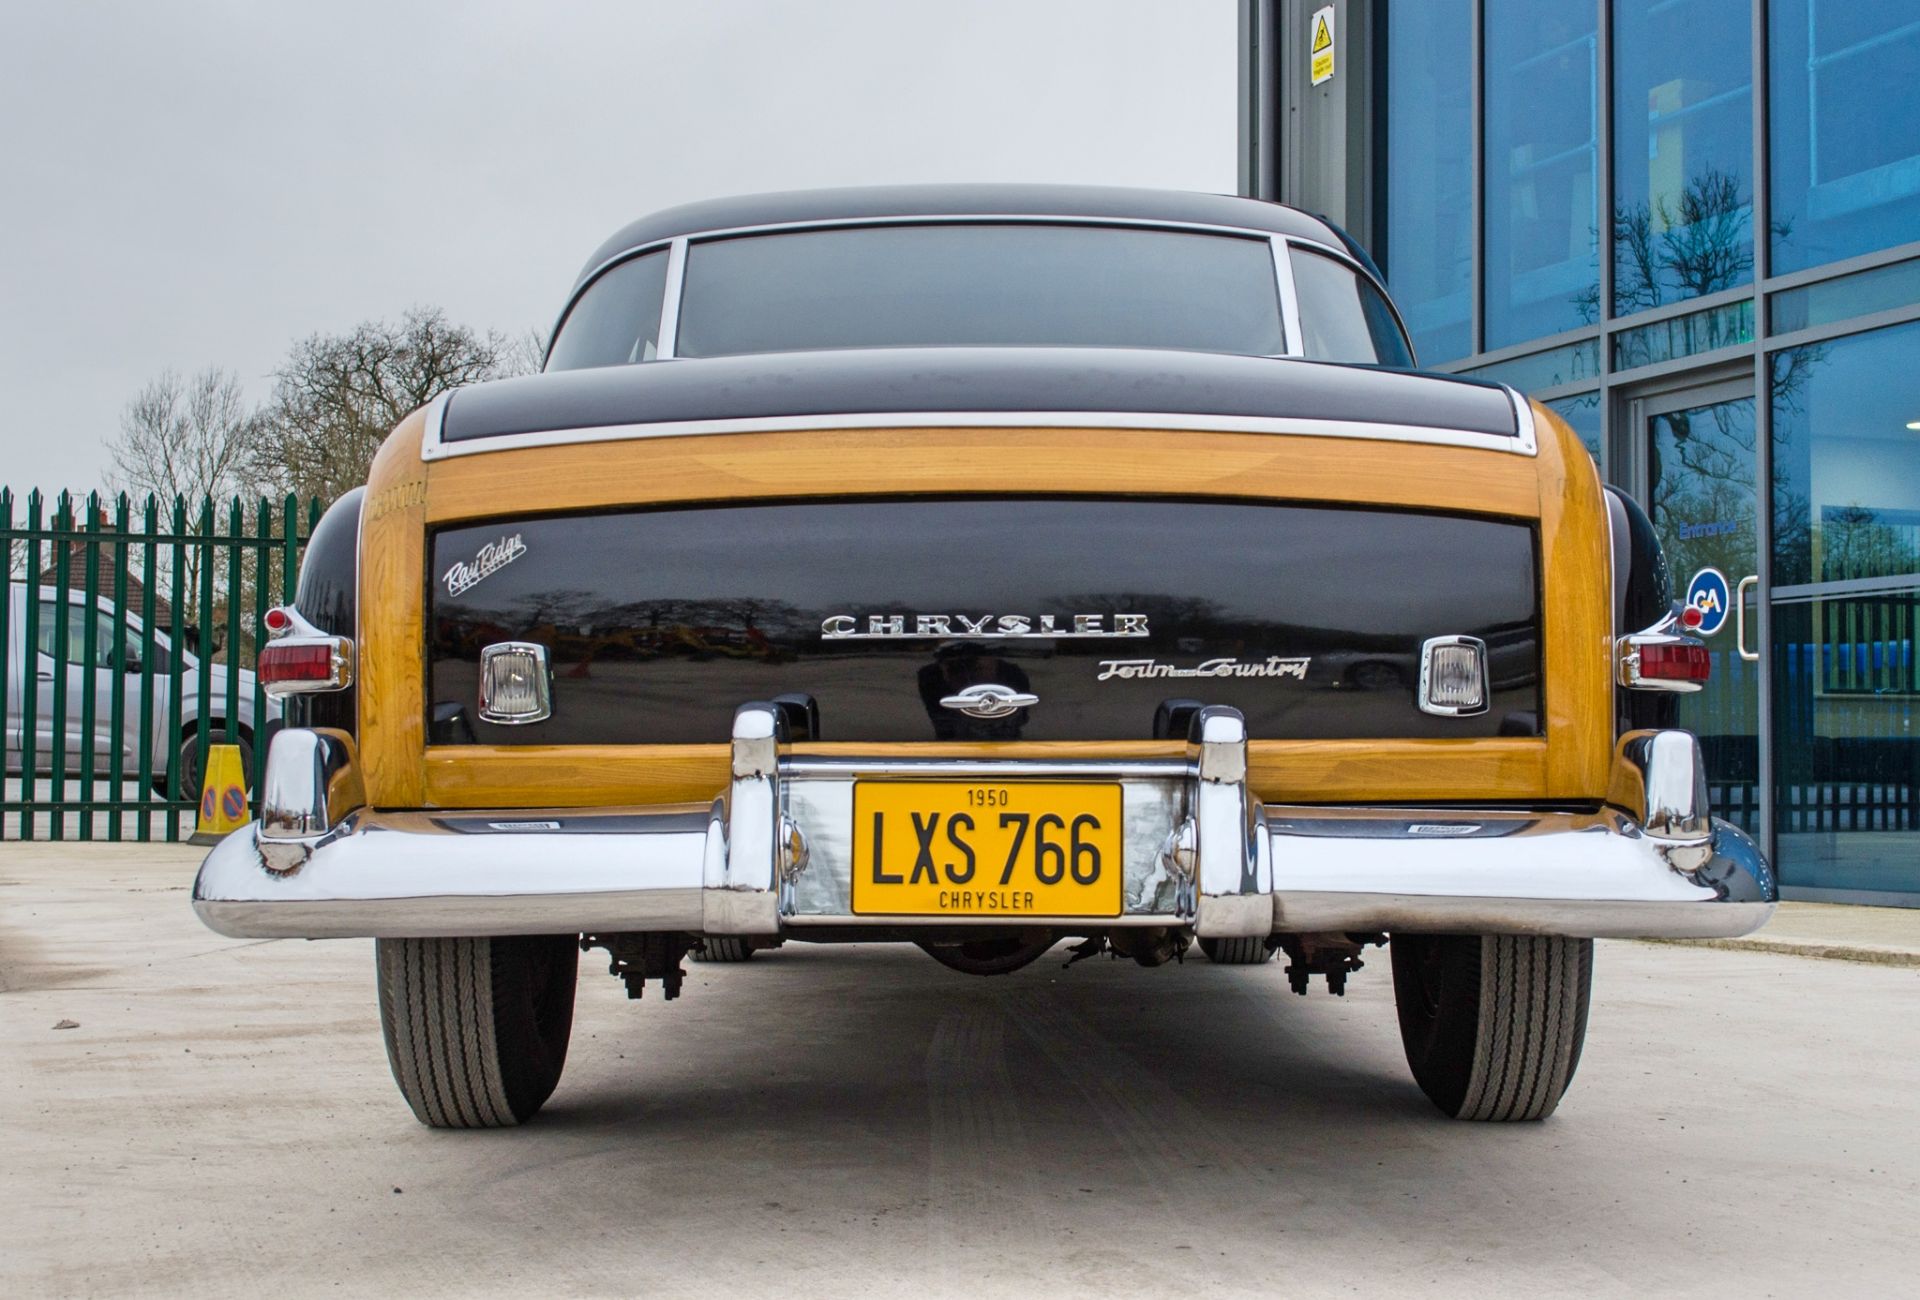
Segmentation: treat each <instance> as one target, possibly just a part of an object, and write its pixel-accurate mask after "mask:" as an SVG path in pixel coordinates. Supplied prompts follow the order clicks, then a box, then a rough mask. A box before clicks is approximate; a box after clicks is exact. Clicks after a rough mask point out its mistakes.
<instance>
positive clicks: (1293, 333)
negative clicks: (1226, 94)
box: [541, 212, 1419, 370]
mask: <svg viewBox="0 0 1920 1300" xmlns="http://www.w3.org/2000/svg"><path fill="white" fill-rule="evenodd" d="M937 225H995V226H1001V225H1007V226H1013V225H1062V226H1086V227H1092V228H1109V229H1111V228H1120V229H1133V230H1166V231H1174V232H1179V233H1182V234H1211V235H1222V236H1228V237H1232V238H1239V239H1256V240H1264V241H1265V242H1266V244H1267V246H1268V250H1269V253H1270V255H1271V258H1272V262H1273V277H1274V288H1275V290H1276V291H1277V292H1278V294H1279V298H1280V321H1281V336H1282V337H1281V343H1282V348H1283V350H1282V351H1280V352H1279V353H1277V354H1275V355H1277V356H1281V357H1291V358H1294V359H1306V354H1305V351H1304V349H1303V347H1302V338H1301V331H1300V303H1299V297H1298V294H1297V292H1296V290H1295V286H1294V282H1293V265H1292V254H1293V249H1294V248H1296V247H1298V248H1301V249H1305V250H1308V251H1311V252H1314V253H1320V254H1323V255H1325V256H1327V257H1331V258H1333V259H1334V260H1335V261H1338V262H1341V263H1343V264H1345V265H1346V266H1347V267H1348V268H1349V269H1350V270H1352V271H1353V273H1354V274H1356V275H1358V276H1360V277H1362V278H1363V279H1364V280H1365V281H1366V282H1367V283H1369V284H1371V285H1372V287H1373V289H1374V290H1375V291H1376V292H1377V293H1379V295H1380V296H1381V298H1382V299H1383V300H1384V301H1385V302H1386V304H1387V307H1388V310H1389V311H1391V312H1392V314H1393V321H1394V325H1395V327H1396V328H1397V329H1398V330H1399V331H1400V337H1401V340H1402V342H1403V344H1404V345H1405V347H1406V349H1407V355H1408V356H1409V357H1412V358H1414V364H1415V365H1416V366H1418V364H1419V356H1418V353H1416V352H1415V351H1414V347H1413V339H1412V336H1411V335H1410V334H1409V333H1408V332H1407V324H1406V321H1405V320H1404V319H1402V317H1401V315H1400V308H1399V305H1398V304H1396V303H1395V302H1394V301H1393V295H1392V294H1391V293H1390V292H1388V290H1387V287H1386V285H1385V284H1383V283H1382V282H1381V280H1380V277H1379V276H1377V275H1375V274H1374V273H1373V272H1372V271H1371V270H1370V269H1369V268H1368V267H1367V266H1366V265H1364V264H1363V263H1362V262H1361V261H1360V260H1359V259H1357V258H1355V257H1354V256H1353V255H1352V254H1351V253H1349V252H1348V251H1347V250H1346V249H1344V248H1341V247H1339V246H1338V245H1337V244H1333V243H1328V242H1326V241H1324V240H1318V239H1310V238H1306V237H1303V236H1300V235H1287V234H1281V233H1278V232H1276V231H1271V230H1257V229H1253V228H1251V227H1246V226H1222V225H1213V224H1210V223H1203V222H1180V221H1157V220H1150V219H1147V218H1129V217H1085V216H1071V215H1065V214H1056V215H1041V214H1019V213H1014V214H1000V213H978V212H973V213H951V214H938V215H916V216H911V217H846V218H830V219H822V220H814V221H792V222H774V223H769V224H764V225H755V226H734V227H728V228H724V229H715V230H702V231H698V232H690V233H688V234H684V235H676V236H673V237H670V238H666V239H656V240H652V241H650V242H648V243H645V244H637V245H635V246H634V247H632V248H629V249H625V250H623V251H621V252H619V253H617V254H615V255H614V256H612V257H610V258H608V259H607V260H606V261H604V262H602V263H600V264H599V265H598V266H596V267H594V268H593V269H592V270H591V271H590V272H588V273H587V274H586V275H584V276H582V277H581V280H580V285H579V287H578V288H577V289H575V290H574V291H573V292H572V293H571V294H569V295H568V297H567V301H566V304H565V306H563V307H562V308H561V310H560V315H559V317H558V318H557V319H556V320H555V322H554V326H553V330H552V332H551V333H550V334H549V335H548V338H547V349H546V354H545V356H544V357H543V358H542V361H541V368H542V370H545V368H546V365H547V363H548V362H549V361H551V360H552V357H553V348H554V344H555V343H557V342H558V341H559V338H560V334H561V331H563V330H564V329H565V328H566V326H567V321H568V319H569V318H570V317H571V316H572V314H573V312H574V309H575V308H576V307H577V306H578V305H579V303H580V301H581V299H582V298H584V297H585V296H586V295H587V293H588V292H590V291H591V290H592V289H593V287H594V286H595V285H596V284H598V283H599V282H600V279H601V277H603V276H605V275H606V274H607V273H608V272H609V271H611V270H613V269H614V268H615V267H617V266H620V265H623V264H624V263H627V262H630V261H632V260H633V259H635V258H638V257H644V256H646V255H648V254H649V253H657V252H659V251H660V250H662V249H665V250H666V252H667V278H666V286H665V290H664V297H663V299H662V302H661V305H660V343H659V350H658V352H657V354H656V356H655V357H654V360H653V361H652V362H633V363H630V364H635V365H651V364H657V363H659V362H662V361H678V360H687V359H688V358H683V357H681V356H680V355H679V352H678V344H679V336H680V307H681V300H682V296H683V294H684V293H685V289H686V269H687V254H688V250H689V249H690V248H691V247H692V245H694V244H699V243H707V242H711V241H718V240H722V239H738V238H742V237H748V236H753V235H770V234H791V233H796V232H800V231H808V230H845V229H859V228H873V227H888V226H892V227H898V226H937Z"/></svg>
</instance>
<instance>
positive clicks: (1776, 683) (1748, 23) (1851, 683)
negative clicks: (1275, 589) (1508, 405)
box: [1242, 0, 1920, 902]
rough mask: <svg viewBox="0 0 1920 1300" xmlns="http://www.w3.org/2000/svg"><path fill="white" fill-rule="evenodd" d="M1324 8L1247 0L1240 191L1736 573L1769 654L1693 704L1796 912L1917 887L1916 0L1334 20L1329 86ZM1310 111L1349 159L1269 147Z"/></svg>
mask: <svg viewBox="0 0 1920 1300" xmlns="http://www.w3.org/2000/svg"><path fill="white" fill-rule="evenodd" d="M1320 7H1321V6H1320V5H1318V4H1316V3H1314V2H1313V0H1245V13H1244V16H1243V32H1245V33H1247V36H1248V39H1247V40H1245V41H1243V45H1244V46H1245V52H1246V58H1245V66H1244V67H1243V69H1242V84H1243V87H1244V88H1246V104H1245V106H1244V107H1245V108H1246V110H1247V116H1246V117H1244V118H1243V122H1244V121H1249V120H1254V119H1257V118H1258V116H1259V114H1260V112H1262V111H1264V112H1265V113H1267V114H1268V115H1269V116H1270V117H1271V116H1274V115H1279V116H1281V117H1282V118H1283V120H1281V121H1272V122H1269V123H1267V126H1268V129H1266V130H1265V131H1259V132H1252V131H1250V132H1248V133H1247V135H1246V146H1247V153H1248V156H1247V159H1246V165H1245V167H1244V168H1243V176H1245V177H1246V178H1248V184H1247V188H1248V190H1249V192H1254V193H1261V194H1263V195H1264V196H1265V197H1271V198H1278V199H1281V200H1283V201H1289V202H1298V203H1300V204H1301V205H1302V206H1307V207H1312V208H1314V209H1316V210H1319V211H1324V212H1327V213H1328V215H1330V216H1332V217H1334V218H1335V219H1336V220H1340V221H1342V222H1343V223H1344V224H1346V225H1347V226H1348V228H1349V229H1350V230H1351V231H1352V233H1353V234H1354V236H1355V237H1356V238H1357V239H1358V240H1359V241H1360V242H1361V243H1362V244H1364V245H1366V246H1367V247H1368V248H1369V249H1370V250H1371V251H1372V252H1373V254H1374V256H1375V259H1376V260H1377V261H1378V262H1379V263H1380V264H1381V265H1382V267H1383V268H1384V270H1385V273H1386V276H1387V280H1388V283H1389V285H1390V287H1391V288H1392V289H1393V291H1394V294H1395V297H1396V299H1397V300H1398V302H1399V304H1400V306H1401V309H1402V311H1403V312H1404V313H1405V315H1406V317H1407V320H1408V322H1409V325H1410V327H1411V329H1412V331H1413V334H1414V341H1415V345H1416V347H1417V349H1418V350H1419V353H1420V357H1421V361H1422V363H1423V364H1424V365H1427V366H1431V367H1435V368H1439V369H1444V370H1451V371H1456V372H1461V373H1471V374H1476V375H1482V376H1486V377H1489V378H1497V379H1501V380H1505V381H1507V382H1510V383H1513V384H1515V385H1516V386H1517V387H1520V388H1522V389H1523V390H1525V391H1528V392H1530V393H1532V394H1534V395H1535V396H1537V397H1539V398H1541V399H1542V400H1543V401H1545V402H1547V403H1548V404H1549V405H1551V406H1552V407H1553V408H1554V409H1556V410H1557V411H1559V412H1560V413H1561V414H1562V415H1563V416H1565V417H1566V418H1567V419H1568V421H1569V422H1570V423H1572V424H1573V426H1574V427H1575V429H1576V430H1578V431H1579V432H1580V434H1581V435H1582V437H1583V438H1584V439H1585V440H1586V441H1587V444H1588V446H1589V449H1590V450H1591V451H1592V452H1593V453H1594V455H1595V457H1596V459H1597V460H1598V461H1599V462H1600V463H1601V465H1602V468H1603V470H1604V472H1606V473H1607V475H1608V476H1609V477H1610V478H1612V479H1613V480H1614V481H1616V482H1619V483H1621V484H1622V485H1624V486H1626V487H1628V488H1629V489H1631V490H1633V491H1634V492H1636V493H1637V494H1638V495H1640V496H1641V497H1642V499H1643V500H1644V501H1645V502H1646V504H1647V505H1648V507H1649V509H1650V511H1651V512H1652V513H1653V515H1654V517H1655V520H1656V525H1657V526H1658V527H1660V529H1661V531H1662V533H1663V535H1664V538H1665V541H1666V543H1667V545H1668V547H1669V548H1670V550H1671V551H1672V552H1673V558H1674V560H1675V567H1676V568H1677V569H1680V570H1681V571H1683V572H1688V573H1691V572H1692V571H1693V570H1694V569H1695V568H1697V567H1699V566H1701V565H1704V564H1713V565H1714V566H1715V567H1720V568H1723V569H1724V570H1725V571H1726V572H1727V574H1728V576H1729V578H1730V579H1733V580H1735V581H1738V580H1739V579H1740V578H1743V577H1748V576H1751V577H1752V578H1753V579H1754V582H1753V584H1752V586H1753V589H1754V590H1753V593H1752V594H1751V595H1750V596H1749V597H1748V623H1749V628H1748V631H1747V637H1748V647H1749V649H1750V650H1752V651H1755V652H1758V651H1762V650H1764V653H1762V654H1760V655H1759V658H1758V659H1757V660H1749V659H1744V658H1742V657H1741V655H1740V653H1739V649H1738V647H1735V646H1734V645H1733V644H1732V641H1731V633H1728V634H1724V635H1723V636H1722V637H1721V638H1719V639H1717V640H1716V641H1715V642H1714V650H1715V658H1716V668H1717V670H1718V674H1719V675H1718V678H1717V680H1716V682H1715V685H1714V686H1713V687H1711V688H1710V689H1709V692H1708V693H1707V695H1706V696H1704V697H1701V698H1700V699H1699V700H1698V702H1697V703H1694V704H1693V705H1692V706H1691V710H1692V712H1691V716H1690V717H1689V719H1688V721H1689V722H1690V723H1691V725H1693V726H1694V727H1695V728H1696V729H1697V730H1699V731H1700V732H1701V733H1702V736H1703V739H1704V740H1705V741H1706V743H1707V751H1708V755H1709V763H1710V766H1712V767H1713V768H1714V769H1715V771H1714V777H1715V785H1716V792H1717V797H1719V798H1720V799H1721V800H1722V804H1723V807H1724V808H1725V810H1726V811H1727V813H1728V814H1729V815H1731V816H1733V817H1734V818H1735V819H1736V820H1739V821H1741V822H1743V823H1745V824H1746V825H1748V826H1749V827H1750V828H1751V829H1753V830H1754V831H1755V832H1756V833H1758V834H1760V835H1762V836H1763V837H1765V838H1766V839H1767V840H1768V841H1769V842H1770V844H1771V846H1772V848H1773V851H1774V854H1775V858H1776V861H1777V862H1778V863H1779V865H1780V869H1781V877H1782V880H1783V882H1784V883H1785V884H1786V885H1787V886H1788V889H1789V892H1790V893H1799V894H1801V895H1803V896H1809V897H1825V896H1829V891H1845V892H1844V894H1841V895H1833V896H1845V897H1853V898H1863V899H1879V900H1881V901H1888V902H1902V901H1904V902H1920V76H1916V75H1915V70H1916V69H1920V4H1917V3H1916V2H1915V0H1333V8H1334V10H1335V14H1336V21H1337V27H1338V30H1339V32H1340V36H1341V42H1340V43H1341V49H1340V50H1339V55H1340V62H1339V67H1338V70H1337V72H1336V75H1335V78H1334V79H1333V81H1332V82H1330V83H1329V82H1322V83H1321V84H1320V85H1317V86H1314V85H1311V84H1310V77H1309V68H1308V60H1307V58H1306V57H1305V55H1304V52H1303V51H1304V45H1303V43H1302V38H1303V35H1304V33H1305V32H1306V31H1307V30H1308V24H1309V23H1310V22H1311V15H1312V14H1313V13H1314V12H1315V11H1316V10H1317V9H1318V8H1320ZM1256 37H1257V38H1259V39H1255V38H1256ZM1261 105H1265V108H1264V109H1262V108H1261V107H1260V106H1261ZM1316 115H1319V116H1321V117H1336V116H1337V117H1338V118H1339V119H1340V120H1341V121H1342V123H1343V124H1345V125H1346V127H1347V129H1345V130H1344V131H1343V132H1342V133H1340V144H1339V147H1340V148H1341V149H1343V150H1344V151H1346V154H1347V156H1343V157H1339V158H1330V157H1324V156H1322V157H1316V158H1314V159H1312V160H1311V165H1310V166H1307V165H1300V163H1299V160H1295V162H1294V163H1290V162H1289V160H1288V159H1287V158H1286V157H1285V150H1286V149H1287V148H1289V147H1293V148H1295V149H1302V148H1307V147H1309V146H1313V147H1319V148H1324V147H1325V145H1324V143H1321V142H1324V141H1325V140H1326V139H1328V138H1329V136H1328V132H1327V131H1326V130H1325V129H1324V128H1323V127H1322V126H1320V125H1319V124H1317V123H1316V121H1315V118H1316ZM1356 152H1358V153H1362V154H1364V156H1354V154H1355V153H1356ZM1330 176H1333V177H1342V178H1351V177H1360V178H1362V180H1363V183H1361V184H1360V185H1359V186H1358V187H1357V188H1358V190H1359V193H1358V194H1354V193H1348V192H1344V191H1343V190H1342V188H1341V187H1340V186H1336V185H1332V184H1330V183H1329V182H1328V181H1327V180H1325V179H1324V178H1326V177H1330ZM1262 178H1266V181H1267V183H1266V184H1265V185H1264V187H1263V186H1262V185H1261V184H1260V182H1261V179H1262ZM1349 188H1353V187H1349Z"/></svg>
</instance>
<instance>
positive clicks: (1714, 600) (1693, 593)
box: [1687, 568, 1733, 636]
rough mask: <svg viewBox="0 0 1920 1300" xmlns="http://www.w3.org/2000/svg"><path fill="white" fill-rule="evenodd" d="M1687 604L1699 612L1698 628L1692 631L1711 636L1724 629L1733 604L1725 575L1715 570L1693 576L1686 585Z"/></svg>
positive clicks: (1710, 569) (1705, 570) (1703, 570)
mask: <svg viewBox="0 0 1920 1300" xmlns="http://www.w3.org/2000/svg"><path fill="white" fill-rule="evenodd" d="M1687 604H1688V605H1690V606H1692V607H1693V608H1694V609H1697V610H1699V611H1700V626H1699V627H1696V628H1694V629H1693V630H1694V631H1695V632H1697V633H1699V634H1700V635H1701V636H1712V635H1713V634H1714V633H1715V632H1718V631H1719V630H1720V629H1721V628H1723V627H1725V626H1726V625H1727V615H1728V614H1730V613H1731V612H1732V604H1733V602H1732V592H1731V590H1730V589H1729V588H1728V586H1727V579H1726V575H1724V574H1722V573H1721V572H1720V570H1718V569H1715V568H1705V569H1702V570H1700V572H1698V573H1696V574H1694V575H1693V581H1692V582H1689V583H1688V584H1687Z"/></svg>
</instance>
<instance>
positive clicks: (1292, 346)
mask: <svg viewBox="0 0 1920 1300" xmlns="http://www.w3.org/2000/svg"><path fill="white" fill-rule="evenodd" d="M1273 273H1274V276H1275V278H1276V279H1277V280H1278V281H1279V284H1280V332H1281V335H1282V336H1283V341H1284V342H1285V344H1286V349H1287V355H1288V356H1290V357H1299V358H1300V359H1301V360H1305V359H1306V355H1307V337H1306V333H1305V331H1304V330H1302V329H1301V328H1300V286H1299V284H1298V283H1297V282H1296V281H1295V280H1294V278H1293V241H1292V240H1289V239H1276V240H1274V241H1273Z"/></svg>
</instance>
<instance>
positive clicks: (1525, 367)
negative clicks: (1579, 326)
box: [1466, 339, 1600, 393]
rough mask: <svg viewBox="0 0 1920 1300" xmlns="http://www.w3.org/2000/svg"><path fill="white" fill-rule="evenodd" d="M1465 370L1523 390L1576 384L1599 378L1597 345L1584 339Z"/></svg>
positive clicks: (1478, 376) (1525, 391)
mask: <svg viewBox="0 0 1920 1300" xmlns="http://www.w3.org/2000/svg"><path fill="white" fill-rule="evenodd" d="M1466 373H1467V374H1470V375H1472V376H1473V377H1474V378H1475V379H1492V380H1495V381H1496V382H1498V383H1502V384H1512V385H1513V386H1514V387H1515V388H1517V389H1519V390H1520V391H1521V392H1523V393H1531V392H1533V391H1534V390H1535V389H1540V388H1555V387H1558V386H1559V385H1561V384H1577V383H1579V382H1580V381H1581V380H1582V379H1598V378H1599V377H1600V344H1599V343H1598V342H1597V341H1595V340H1593V339H1587V340H1585V341H1584V342H1580V343H1569V344H1568V345H1567V346H1566V347H1564V348H1554V349H1552V350H1551V351H1548V352H1535V353H1533V354H1532V355H1530V356H1524V357H1515V358H1514V359H1513V360H1511V361H1497V362H1495V363H1494V364H1493V365H1490V366H1476V367H1475V368H1474V369H1472V370H1469V371H1467V372H1466Z"/></svg>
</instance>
